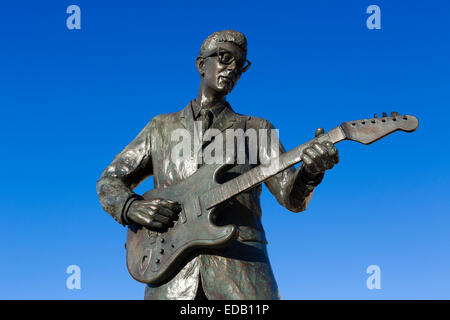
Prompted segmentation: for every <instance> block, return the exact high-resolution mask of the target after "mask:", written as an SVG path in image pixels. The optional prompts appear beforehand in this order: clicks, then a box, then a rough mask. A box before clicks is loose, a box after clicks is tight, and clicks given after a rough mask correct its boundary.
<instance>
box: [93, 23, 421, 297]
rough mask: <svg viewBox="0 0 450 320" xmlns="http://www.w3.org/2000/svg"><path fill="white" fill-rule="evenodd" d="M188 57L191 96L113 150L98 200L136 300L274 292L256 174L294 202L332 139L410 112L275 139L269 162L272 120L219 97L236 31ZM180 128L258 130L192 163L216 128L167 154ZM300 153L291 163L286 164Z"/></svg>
mask: <svg viewBox="0 0 450 320" xmlns="http://www.w3.org/2000/svg"><path fill="white" fill-rule="evenodd" d="M196 66H197V69H198V72H199V74H200V79H201V82H200V88H199V91H198V94H197V98H196V99H195V100H193V101H191V102H190V103H189V104H188V105H187V106H186V108H184V109H183V110H181V111H178V112H175V113H170V114H163V115H159V116H157V117H155V118H153V119H152V120H151V121H150V122H149V123H148V124H147V126H146V127H145V128H144V129H143V130H142V131H141V132H140V133H139V135H138V136H137V137H136V138H135V139H134V140H133V141H132V142H131V143H130V144H129V145H128V146H127V147H126V148H125V149H124V150H123V151H122V152H121V153H120V154H119V155H117V156H116V158H115V159H114V160H113V162H112V163H111V164H110V165H109V166H108V167H107V168H106V169H105V170H104V172H103V174H102V176H101V177H100V179H99V181H98V182H97V192H98V196H99V199H100V202H101V204H102V206H103V208H104V210H105V211H107V212H108V213H109V214H110V215H111V216H112V217H113V218H114V219H115V220H116V221H118V222H119V223H120V224H122V225H124V226H128V236H127V266H128V269H129V271H130V273H131V275H132V276H133V277H134V278H135V279H136V280H138V281H141V282H144V283H147V286H146V290H145V299H279V298H280V295H279V292H278V288H277V284H276V281H275V279H274V276H273V273H272V269H271V266H270V262H269V259H268V256H267V251H266V244H267V241H266V238H265V234H264V229H263V227H262V225H261V208H260V203H259V198H260V195H261V183H262V182H264V183H266V185H267V187H268V189H269V190H270V192H271V193H272V194H273V195H274V196H275V197H276V199H277V200H278V202H279V203H280V204H281V205H282V206H284V207H286V208H287V209H289V210H290V211H293V212H300V211H303V210H305V209H306V207H307V205H308V203H309V201H310V200H311V197H312V195H313V192H314V188H315V187H316V186H317V185H318V184H319V183H320V182H321V181H322V179H323V176H324V172H325V171H326V170H329V169H331V168H333V166H334V165H335V164H337V163H338V162H339V156H338V151H337V149H336V148H335V146H334V144H335V143H337V142H339V141H341V140H344V139H351V140H355V141H359V142H362V143H367V144H368V143H371V142H373V141H376V140H378V139H380V138H381V137H382V136H384V135H387V134H388V133H390V132H393V131H395V130H404V131H413V129H412V128H413V127H414V125H415V122H414V119H415V118H414V117H412V116H409V117H410V118H409V119H408V118H406V116H405V117H403V118H400V116H399V115H398V114H391V118H389V119H390V122H389V123H388V124H386V121H387V120H386V119H388V118H383V119H385V120H384V122H383V123H382V122H381V121H378V122H377V121H375V122H373V123H372V125H373V126H375V125H379V126H382V125H384V127H379V128H378V127H376V128H377V130H378V131H376V130H375V131H374V127H370V128H369V127H368V126H367V125H366V121H367V124H368V125H370V121H374V120H373V119H368V120H366V121H362V122H358V123H344V124H343V125H341V126H339V127H338V128H336V129H334V130H332V131H330V132H328V133H324V130H323V129H322V128H319V129H317V131H316V134H315V138H314V139H313V140H312V141H310V142H309V143H307V144H304V145H302V146H300V147H298V148H296V149H294V150H292V151H290V152H287V153H286V152H285V150H284V148H283V146H282V144H281V143H278V144H276V145H277V148H278V150H276V151H278V153H279V154H280V157H279V158H277V159H279V162H278V164H277V165H276V166H275V165H268V164H267V163H273V162H270V161H272V160H273V159H274V158H271V159H269V156H268V155H269V154H271V152H270V151H271V150H269V149H270V148H272V147H273V146H272V145H271V144H270V142H273V140H274V136H270V137H269V136H268V132H269V131H270V130H271V129H273V125H272V124H271V123H270V122H269V121H267V120H265V119H262V118H258V117H252V116H244V115H241V114H238V113H235V112H234V111H233V110H232V108H231V106H230V105H229V104H228V102H227V101H226V96H227V95H228V94H229V93H230V92H231V91H232V90H233V88H234V86H235V85H236V83H237V82H238V80H239V79H240V77H241V75H242V73H244V72H245V71H247V70H248V68H249V67H250V62H249V61H248V60H247V40H246V38H245V36H244V35H243V34H242V33H239V32H237V31H233V30H225V31H219V32H215V33H213V34H212V35H210V36H209V37H208V38H207V39H206V40H205V41H204V42H203V44H202V46H201V48H200V53H199V56H198V58H197V60H196ZM397 118H398V119H399V121H397ZM395 121H397V122H395ZM401 121H403V122H402V124H400V125H398V123H400V122H401ZM198 124H200V126H197V125H198ZM416 127H417V126H416ZM199 128H200V129H199ZM366 128H369V129H366ZM179 129H184V130H186V131H187V132H189V133H190V135H191V137H196V136H197V135H198V134H197V133H198V131H199V130H200V133H203V132H205V134H206V131H207V130H212V129H215V130H216V131H215V132H216V133H220V134H221V133H223V132H225V131H227V130H230V129H232V130H240V129H242V131H248V130H255V131H259V132H267V137H265V139H262V138H261V136H258V138H257V141H256V142H255V141H253V142H251V143H249V141H250V140H249V139H245V140H243V141H244V142H243V143H241V145H240V147H241V148H243V149H242V150H246V152H247V153H246V158H245V160H246V161H244V162H236V158H233V159H231V160H234V162H233V161H232V162H225V163H219V164H217V165H214V164H205V163H202V162H201V161H200V162H199V158H198V157H197V151H199V150H200V151H202V152H204V151H205V150H206V149H207V148H208V145H211V144H212V143H213V142H211V141H214V138H215V140H216V141H217V140H218V138H217V136H215V137H212V138H211V139H209V140H208V139H207V140H200V141H199V143H200V148H197V149H199V150H197V149H196V148H195V146H194V148H193V149H192V150H194V151H193V152H192V153H190V155H191V156H186V154H184V157H178V158H176V157H175V158H174V157H173V154H172V152H173V150H174V148H175V147H176V144H177V143H178V141H174V140H173V133H174V132H175V131H176V130H179ZM261 129H262V130H261ZM414 130H415V128H414ZM374 132H375V133H374ZM227 137H228V136H227ZM233 139H234V137H233ZM194 140H195V138H194ZM225 140H227V141H229V140H230V139H229V138H226V139H225ZM260 140H265V141H266V143H261V141H260ZM233 141H234V140H233ZM267 141H269V143H267ZM223 143H224V144H225V141H224V142H223ZM194 144H195V142H194ZM220 144H222V142H220V143H219V145H220ZM255 145H256V146H257V148H256V149H258V150H256V151H257V155H258V157H257V160H256V161H253V162H252V161H249V160H250V158H251V156H249V154H248V153H249V150H250V149H252V148H253V150H255V149H254V147H255ZM269 146H271V147H269ZM189 147H191V143H189ZM263 149H264V150H263ZM192 150H191V151H192ZM192 155H194V156H192ZM266 155H267V159H264V157H266ZM235 156H236V154H235ZM200 159H201V157H200ZM227 161H229V159H228V160H227ZM300 161H301V162H302V164H301V165H300V167H299V168H298V169H297V170H295V168H294V167H293V166H292V165H293V164H295V163H298V162H300ZM151 175H153V178H154V188H155V189H154V190H150V191H149V192H148V193H146V194H145V195H144V196H141V195H138V194H136V193H134V192H133V189H134V188H135V187H136V186H137V185H138V184H139V183H141V182H142V181H143V180H144V179H146V178H147V177H149V176H151Z"/></svg>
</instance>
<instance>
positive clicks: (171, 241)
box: [126, 164, 238, 285]
mask: <svg viewBox="0 0 450 320" xmlns="http://www.w3.org/2000/svg"><path fill="white" fill-rule="evenodd" d="M228 167H229V165H226V164H225V165H205V166H202V167H201V168H200V169H199V170H198V171H196V172H195V173H194V174H193V175H191V176H189V177H188V178H186V179H185V180H183V181H181V182H179V183H177V184H174V185H172V186H170V187H167V188H161V189H152V190H150V191H148V192H146V193H145V194H144V195H143V196H144V198H145V199H156V198H161V199H169V200H173V201H177V202H179V203H180V204H181V206H182V211H181V212H180V214H179V219H178V220H177V221H176V222H175V223H174V226H173V227H170V228H169V229H167V230H166V231H165V232H157V231H153V230H149V229H147V228H145V227H142V226H137V225H130V226H129V227H128V232H127V243H126V248H127V267H128V271H129V272H130V274H131V276H132V277H133V278H134V279H136V280H137V281H140V282H143V283H148V284H152V285H158V284H160V283H161V282H164V281H165V280H167V279H168V278H169V277H170V276H171V275H172V274H173V273H174V272H175V271H176V270H177V269H178V268H179V267H180V266H181V264H182V263H183V260H184V259H185V258H186V256H187V255H189V253H191V252H192V250H194V249H196V248H219V247H223V246H226V245H228V244H229V243H230V242H232V241H234V240H235V239H236V238H237V235H238V232H237V229H236V227H235V226H232V225H229V226H220V227H219V226H216V225H215V224H214V223H213V220H214V210H215V209H214V208H212V209H209V210H207V209H206V205H205V202H204V201H205V200H206V199H202V198H201V195H203V194H205V193H206V192H207V191H209V190H211V189H212V188H214V187H216V186H218V185H219V183H218V182H217V181H218V178H219V176H220V175H221V173H222V172H223V171H224V170H225V169H226V168H228Z"/></svg>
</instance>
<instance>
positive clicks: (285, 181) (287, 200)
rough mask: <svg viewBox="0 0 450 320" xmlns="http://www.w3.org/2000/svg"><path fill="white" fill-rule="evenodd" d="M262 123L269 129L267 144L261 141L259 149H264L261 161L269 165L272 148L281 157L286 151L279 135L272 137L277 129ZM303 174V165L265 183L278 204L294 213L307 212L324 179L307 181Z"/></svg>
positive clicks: (267, 122) (320, 177)
mask: <svg viewBox="0 0 450 320" xmlns="http://www.w3.org/2000/svg"><path fill="white" fill-rule="evenodd" d="M262 121H263V123H262V127H263V128H264V129H267V143H265V141H263V142H261V141H260V143H259V144H260V145H259V147H260V148H262V150H261V151H260V161H261V160H265V161H266V163H267V161H269V158H270V155H271V152H273V151H271V150H270V148H273V150H274V151H276V150H278V153H279V155H281V154H282V153H284V152H286V151H285V150H284V147H283V145H282V144H281V142H280V141H279V139H278V135H277V134H276V135H274V136H273V135H272V130H274V129H275V128H274V126H273V125H272V124H271V123H270V122H269V121H267V120H262ZM273 139H277V140H278V143H276V141H275V140H274V141H273V142H274V143H272V140H273ZM261 157H265V159H261ZM302 172H303V167H302V165H300V167H299V168H298V169H295V167H294V166H292V167H289V168H287V169H286V170H284V171H282V172H280V173H278V174H277V175H275V176H273V177H272V178H270V179H268V180H266V182H265V183H266V186H267V188H268V189H269V190H270V192H271V193H272V194H273V195H274V196H275V198H276V199H277V201H278V203H280V204H281V205H282V206H283V207H285V208H286V209H288V210H290V211H293V212H301V211H304V210H306V207H307V206H308V203H309V201H310V200H311V198H312V196H313V193H314V188H315V187H316V186H317V185H319V183H320V182H321V181H322V179H323V174H322V175H320V176H319V177H318V178H317V179H316V180H314V181H307V180H306V179H305V178H304V177H305V175H303V174H302Z"/></svg>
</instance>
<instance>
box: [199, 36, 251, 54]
mask: <svg viewBox="0 0 450 320" xmlns="http://www.w3.org/2000/svg"><path fill="white" fill-rule="evenodd" d="M219 42H232V43H234V44H235V45H237V46H238V47H239V48H241V49H242V50H244V52H245V54H247V39H246V38H245V36H244V35H243V34H242V33H240V32H238V31H234V30H223V31H217V32H214V33H213V34H212V35H210V36H208V38H206V39H205V41H203V43H202V46H201V47H200V53H199V56H200V57H203V56H204V55H205V54H206V53H207V52H208V51H210V50H212V49H214V48H216V47H217V44H218V43H219Z"/></svg>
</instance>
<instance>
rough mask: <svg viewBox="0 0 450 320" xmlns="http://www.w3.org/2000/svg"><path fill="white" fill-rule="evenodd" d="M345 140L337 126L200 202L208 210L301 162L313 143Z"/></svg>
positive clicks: (230, 183)
mask: <svg viewBox="0 0 450 320" xmlns="http://www.w3.org/2000/svg"><path fill="white" fill-rule="evenodd" d="M345 139H346V136H345V133H344V130H343V129H342V128H341V126H338V127H336V128H334V129H333V130H330V131H328V132H327V133H325V134H323V135H321V136H319V137H317V138H314V139H312V140H310V141H308V142H306V143H304V144H302V145H300V146H298V147H297V148H294V149H292V150H290V151H288V152H285V153H283V154H281V155H280V156H279V157H278V158H274V159H272V161H270V164H267V165H259V166H257V167H254V168H252V169H251V170H249V171H247V172H245V173H243V174H241V175H240V176H238V177H236V178H234V179H232V180H230V181H227V182H225V183H223V184H221V185H220V186H218V187H216V188H214V189H212V190H210V191H208V192H207V193H206V194H204V196H203V197H202V200H204V199H208V200H207V202H206V203H203V205H205V207H206V208H207V209H210V208H212V207H214V206H216V205H218V204H220V203H222V202H224V201H226V200H228V199H230V198H232V197H234V196H235V195H237V194H239V193H241V192H244V191H246V190H248V189H251V188H253V187H255V186H257V185H258V184H260V183H262V182H264V181H265V180H267V179H269V178H271V177H273V176H274V175H276V174H278V173H280V172H281V171H283V170H286V169H287V168H289V167H291V166H293V165H295V164H297V163H299V162H301V161H302V160H301V158H300V157H301V155H302V153H303V150H305V149H306V148H307V147H309V146H311V145H312V144H313V143H315V142H324V141H331V142H332V143H333V144H336V143H338V142H340V141H342V140H345Z"/></svg>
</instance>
